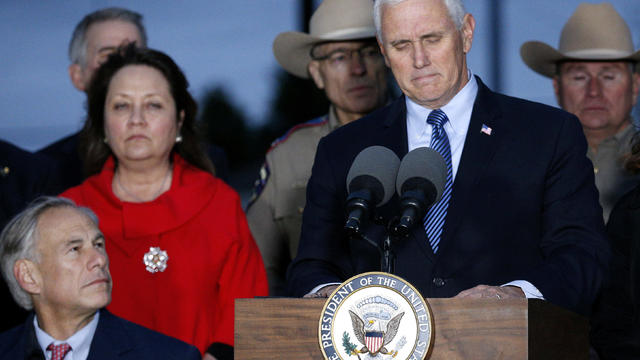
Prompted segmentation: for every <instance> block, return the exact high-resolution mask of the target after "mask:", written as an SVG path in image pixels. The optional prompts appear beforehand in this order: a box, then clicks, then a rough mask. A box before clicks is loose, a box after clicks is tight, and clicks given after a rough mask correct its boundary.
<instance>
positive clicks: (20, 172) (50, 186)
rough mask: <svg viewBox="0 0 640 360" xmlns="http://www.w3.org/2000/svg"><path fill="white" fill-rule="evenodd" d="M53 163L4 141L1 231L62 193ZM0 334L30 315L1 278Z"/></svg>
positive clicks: (0, 155) (0, 172) (0, 143)
mask: <svg viewBox="0 0 640 360" xmlns="http://www.w3.org/2000/svg"><path fill="white" fill-rule="evenodd" d="M55 175H56V174H55V172H54V168H53V166H52V163H51V160H50V159H48V158H47V157H46V156H43V155H37V154H32V153H30V152H28V151H25V150H22V149H20V148H18V147H17V146H14V145H12V144H10V143H8V142H5V141H2V140H0V231H2V229H3V228H4V226H5V224H6V223H7V222H8V221H9V220H11V218H12V217H13V216H15V215H16V214H17V213H19V212H20V211H22V210H23V209H24V208H25V207H26V206H27V204H29V202H31V201H32V200H33V199H35V198H36V197H38V196H39V195H54V194H58V193H59V192H60V191H62V190H63V189H62V185H61V182H60V181H58V179H57V177H56V176H55ZM0 309H2V311H0V312H1V313H2V315H0V332H2V331H5V330H8V329H10V328H12V327H14V326H16V325H18V324H20V323H22V322H23V321H24V319H25V317H26V315H27V313H26V311H24V310H22V308H20V307H19V306H18V305H17V304H16V303H15V302H14V301H13V298H12V297H11V294H10V293H9V289H8V288H7V286H6V284H5V282H4V279H2V277H0Z"/></svg>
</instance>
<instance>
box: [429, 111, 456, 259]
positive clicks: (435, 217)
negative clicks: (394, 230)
mask: <svg viewBox="0 0 640 360" xmlns="http://www.w3.org/2000/svg"><path fill="white" fill-rule="evenodd" d="M447 121H449V119H448V118H447V115H445V113H444V112H442V110H440V109H436V110H433V111H432V112H431V113H430V114H429V116H428V117H427V123H428V124H430V125H431V128H432V131H431V143H430V147H431V148H432V149H433V150H435V151H437V152H438V153H440V155H442V157H443V158H444V161H445V163H446V164H447V182H446V184H445V186H444V190H443V192H442V198H440V201H438V202H437V203H435V204H433V206H432V207H431V208H430V209H429V211H427V215H426V216H425V217H424V230H425V231H426V233H427V239H428V240H429V244H431V248H432V249H433V253H434V254H435V253H436V252H438V244H439V243H440V236H441V235H442V227H443V225H444V220H445V218H446V217H447V208H448V207H449V199H451V188H452V186H453V173H452V171H451V147H450V146H449V138H448V137H447V133H446V132H445V131H444V124H445V123H446V122H447Z"/></svg>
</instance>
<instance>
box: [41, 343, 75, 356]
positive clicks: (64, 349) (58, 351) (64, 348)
mask: <svg viewBox="0 0 640 360" xmlns="http://www.w3.org/2000/svg"><path fill="white" fill-rule="evenodd" d="M47 350H49V351H51V360H62V359H64V357H65V356H66V355H67V353H68V352H69V351H71V345H69V344H67V343H64V344H59V345H53V343H51V344H49V346H47Z"/></svg>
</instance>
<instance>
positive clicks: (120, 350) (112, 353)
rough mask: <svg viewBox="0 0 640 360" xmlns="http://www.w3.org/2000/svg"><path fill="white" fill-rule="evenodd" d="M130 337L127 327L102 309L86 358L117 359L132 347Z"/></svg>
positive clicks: (97, 359) (93, 359)
mask: <svg viewBox="0 0 640 360" xmlns="http://www.w3.org/2000/svg"><path fill="white" fill-rule="evenodd" d="M131 339H132V337H131V336H129V334H128V332H127V329H125V328H123V327H122V326H120V325H119V324H118V322H117V319H116V318H115V317H114V316H113V315H112V314H111V313H110V312H109V311H107V310H106V309H102V310H100V319H99V320H98V327H97V328H96V332H95V334H94V335H93V340H92V341H91V348H90V349H89V356H88V357H87V360H109V359H118V358H120V357H121V356H122V354H124V353H126V352H127V351H129V350H131V349H133V348H134V346H135V344H134V343H132V341H131Z"/></svg>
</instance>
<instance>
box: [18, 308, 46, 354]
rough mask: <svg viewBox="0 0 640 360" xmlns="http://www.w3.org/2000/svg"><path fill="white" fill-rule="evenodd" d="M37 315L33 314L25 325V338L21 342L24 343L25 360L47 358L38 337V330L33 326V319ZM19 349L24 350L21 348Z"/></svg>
mask: <svg viewBox="0 0 640 360" xmlns="http://www.w3.org/2000/svg"><path fill="white" fill-rule="evenodd" d="M34 316H35V314H31V315H30V316H29V317H27V321H26V322H25V324H24V334H25V336H24V337H23V338H22V339H21V340H20V341H24V349H25V354H24V355H25V359H27V360H41V359H42V360H44V359H45V356H44V353H43V352H42V348H41V347H40V343H39V342H38V338H37V337H36V329H35V326H34V325H33V317H34ZM19 348H22V346H20V347H19Z"/></svg>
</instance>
